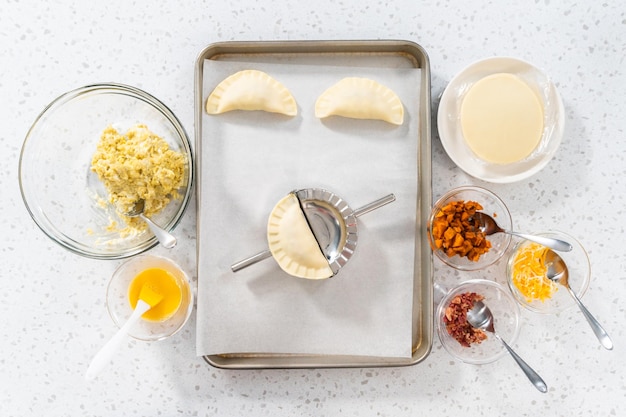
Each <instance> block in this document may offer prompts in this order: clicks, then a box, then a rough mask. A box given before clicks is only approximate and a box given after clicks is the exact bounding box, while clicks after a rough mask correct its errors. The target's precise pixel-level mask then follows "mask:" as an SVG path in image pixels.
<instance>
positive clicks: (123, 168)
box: [91, 124, 186, 237]
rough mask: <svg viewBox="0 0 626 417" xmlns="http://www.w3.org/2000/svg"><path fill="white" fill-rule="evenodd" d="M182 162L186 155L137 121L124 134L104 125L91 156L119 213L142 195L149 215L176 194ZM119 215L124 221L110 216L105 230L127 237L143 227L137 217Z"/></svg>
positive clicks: (128, 208) (183, 169) (183, 172)
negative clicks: (118, 221)
mask: <svg viewBox="0 0 626 417" xmlns="http://www.w3.org/2000/svg"><path fill="white" fill-rule="evenodd" d="M185 164H186V160H185V155H183V154H181V153H180V152H176V151H174V150H172V149H170V147H169V145H168V143H167V142H166V141H165V140H164V139H163V138H161V137H159V136H158V135H156V134H155V133H153V132H151V131H150V130H149V129H148V127H147V126H146V125H143V124H138V125H136V126H133V127H132V128H130V129H128V131H127V132H126V133H125V134H121V133H119V132H118V131H117V130H116V129H114V128H113V127H111V126H109V127H107V128H106V129H105V130H104V132H102V135H101V137H100V141H99V143H98V146H97V149H96V153H95V154H94V156H93V158H92V161H91V170H92V171H93V172H95V173H96V174H97V175H98V178H100V180H101V181H102V182H103V183H104V186H105V187H106V189H107V191H108V193H109V200H108V203H110V204H112V205H114V206H115V208H116V210H117V211H118V213H120V214H124V213H128V212H129V211H131V210H132V208H133V206H134V204H135V202H136V201H137V200H139V199H143V200H144V201H145V207H144V214H145V215H146V216H147V217H150V216H153V215H154V214H156V213H158V212H160V211H161V210H162V209H163V208H165V207H166V206H167V204H168V203H169V202H170V201H171V200H172V199H176V198H179V194H178V191H177V190H178V189H179V188H180V187H182V185H183V182H184V176H185ZM121 217H122V219H123V220H124V222H125V223H126V224H125V225H118V224H117V222H115V221H114V220H111V223H110V224H109V226H108V227H107V230H108V231H112V232H119V234H120V236H121V237H126V236H129V235H132V234H136V233H138V232H141V231H143V230H145V229H146V224H145V222H143V221H141V220H140V219H138V218H131V217H128V216H124V215H122V216H121Z"/></svg>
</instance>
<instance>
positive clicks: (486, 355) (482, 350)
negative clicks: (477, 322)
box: [435, 279, 520, 365]
mask: <svg viewBox="0 0 626 417" xmlns="http://www.w3.org/2000/svg"><path fill="white" fill-rule="evenodd" d="M466 292H475V293H477V294H480V295H482V296H483V297H484V300H483V303H485V305H487V306H488V307H489V309H490V310H491V312H492V313H493V320H494V328H495V330H496V332H497V333H498V335H500V337H502V339H503V340H504V341H506V342H507V343H508V344H509V345H513V344H514V343H515V341H516V340H517V336H518V335H519V329H520V309H519V305H518V304H517V302H516V301H515V299H514V298H513V297H512V296H511V294H510V293H509V291H508V290H507V289H506V287H504V286H503V285H500V284H498V283H497V282H494V281H489V280H486V279H474V280H469V281H465V282H463V283H462V284H460V285H458V286H457V287H455V288H453V289H451V290H450V291H448V293H447V294H446V296H445V297H444V298H443V299H442V300H441V302H440V303H439V306H438V307H437V312H436V314H435V320H436V321H437V326H436V327H437V334H438V335H439V340H440V341H441V344H442V345H443V347H444V348H445V349H446V350H447V351H448V353H450V355H452V356H453V357H455V358H456V359H458V360H460V361H462V362H465V363H471V364H477V365H480V364H486V363H491V362H494V361H496V360H497V359H499V358H500V357H502V356H503V355H505V354H506V352H507V351H506V349H505V348H504V346H502V343H500V342H499V341H498V340H497V339H496V337H495V336H494V335H493V334H492V333H489V332H486V334H487V339H485V340H483V341H482V342H481V343H474V344H472V345H471V346H470V347H465V346H463V345H461V344H460V343H459V342H458V341H457V340H456V339H454V338H453V337H452V336H450V334H449V333H448V330H447V329H446V324H445V322H444V321H443V319H444V316H445V312H446V308H447V307H448V305H450V302H451V301H452V299H453V298H454V297H456V296H457V295H460V294H463V293H466Z"/></svg>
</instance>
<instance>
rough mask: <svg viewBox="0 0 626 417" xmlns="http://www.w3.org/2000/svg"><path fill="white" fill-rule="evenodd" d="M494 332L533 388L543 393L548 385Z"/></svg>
mask: <svg viewBox="0 0 626 417" xmlns="http://www.w3.org/2000/svg"><path fill="white" fill-rule="evenodd" d="M494 334H495V336H496V338H497V339H498V340H499V341H500V342H501V343H502V345H503V346H504V347H505V348H506V350H508V351H509V353H510V354H511V356H512V357H513V359H515V362H517V364H518V365H519V367H520V368H522V371H524V374H526V376H527V377H528V379H529V380H530V382H532V384H533V385H534V386H535V388H537V389H538V390H539V391H541V392H544V393H545V392H548V386H547V385H546V383H545V382H544V380H543V379H542V378H541V377H540V376H539V374H538V373H537V372H535V370H534V369H533V368H531V367H530V366H529V365H528V364H527V363H526V362H524V360H523V359H522V358H520V357H519V355H518V354H517V353H515V351H514V350H513V349H512V348H511V347H510V346H509V345H508V344H507V343H506V342H505V341H504V340H502V338H501V337H500V336H499V335H498V334H497V333H494Z"/></svg>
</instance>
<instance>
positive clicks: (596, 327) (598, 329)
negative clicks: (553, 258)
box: [566, 285, 613, 350]
mask: <svg viewBox="0 0 626 417" xmlns="http://www.w3.org/2000/svg"><path fill="white" fill-rule="evenodd" d="M566 288H567V291H568V292H569V293H570V294H571V295H572V297H574V300H575V301H576V304H578V307H579V308H580V311H582V313H583V315H584V316H585V318H586V319H587V323H589V326H591V330H593V332H594V333H595V335H596V337H597V338H598V340H599V341H600V344H601V345H602V346H603V347H604V348H605V349H607V350H612V349H613V342H612V341H611V338H610V337H609V334H608V333H607V332H606V330H604V328H603V327H602V326H601V325H600V323H599V322H598V320H596V318H595V317H594V316H593V315H592V314H591V313H590V312H589V310H587V307H585V306H584V305H583V303H582V301H580V298H578V296H577V295H576V293H575V292H574V291H573V290H572V289H571V288H570V287H569V285H568V286H567V287H566Z"/></svg>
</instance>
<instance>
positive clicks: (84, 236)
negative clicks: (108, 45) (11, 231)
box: [19, 84, 194, 259]
mask: <svg viewBox="0 0 626 417" xmlns="http://www.w3.org/2000/svg"><path fill="white" fill-rule="evenodd" d="M137 124H145V125H146V126H147V127H148V128H149V129H150V130H151V131H152V132H154V133H155V134H157V135H159V136H160V137H162V138H163V140H165V141H166V142H167V143H168V145H169V147H170V148H171V149H172V150H175V151H177V152H179V153H181V154H183V155H184V156H185V160H186V166H185V172H184V180H183V182H184V183H183V185H182V186H181V188H180V190H178V192H179V194H180V198H177V199H172V201H170V202H169V204H168V205H167V206H166V207H165V208H164V209H163V210H162V211H161V212H159V213H157V214H156V215H154V216H152V220H153V221H154V222H155V223H157V224H159V225H160V226H161V227H163V228H164V229H166V230H168V231H171V230H172V229H173V228H174V227H176V225H177V224H178V223H179V222H180V220H181V219H182V216H183V214H184V212H185V209H186V208H187V206H188V203H189V201H190V200H191V197H192V195H193V193H192V190H193V188H192V186H193V173H194V166H193V155H192V149H191V142H190V141H189V138H188V136H187V134H186V132H185V130H184V128H183V126H182V124H181V123H180V121H179V120H178V119H177V118H176V116H175V115H174V113H173V112H172V111H171V110H170V109H169V108H168V107H167V106H165V105H164V104H163V103H162V102H160V101H159V100H158V99H156V98H155V97H153V96H151V95H150V94H148V93H146V92H144V91H142V90H139V89H137V88H134V87H131V86H126V85H121V84H95V85H89V86H85V87H81V88H77V89H75V90H72V91H69V92H67V93H65V94H63V95H61V96H59V97H58V98H57V99H55V100H54V101H53V102H52V103H50V104H49V105H48V106H47V107H46V108H45V109H44V110H43V111H42V113H41V114H40V115H39V116H38V117H37V119H36V120H35V121H34V123H33V125H32V126H31V128H30V130H29V131H28V133H27V135H26V138H25V140H24V144H23V146H22V151H21V154H20V161H19V184H20V190H21V193H22V198H23V200H24V204H25V205H26V208H27V209H28V212H29V213H30V215H31V217H32V218H33V220H34V221H35V223H36V224H37V226H39V228H40V229H41V230H42V231H43V232H44V233H45V234H46V235H47V236H48V237H50V238H51V239H52V240H53V241H54V242H56V243H58V244H59V245H61V246H63V247H64V248H66V249H68V250H70V251H72V252H74V253H77V254H79V255H82V256H86V257H90V258H96V259H121V258H126V257H130V256H133V255H136V254H139V253H142V252H144V251H147V250H148V249H150V248H152V247H154V246H156V245H157V244H158V241H157V239H156V237H155V236H154V235H153V234H152V233H151V232H150V231H149V230H147V229H146V230H145V231H142V232H140V233H137V234H131V235H129V236H124V237H122V236H120V233H119V232H118V231H110V230H108V226H109V225H110V224H111V223H112V222H113V221H115V222H117V224H123V219H122V218H121V217H120V216H119V214H118V213H117V212H116V210H115V208H114V207H112V206H110V205H103V204H102V202H103V201H105V202H106V201H107V200H108V198H109V194H108V192H107V190H106V189H105V187H104V185H103V183H102V182H101V181H100V179H99V178H98V175H97V174H95V173H94V172H92V171H91V169H90V167H91V159H92V157H93V155H94V153H95V152H96V147H97V145H98V142H99V140H100V136H101V134H102V132H103V131H104V129H105V128H107V126H113V127H114V128H116V129H117V130H118V131H119V132H122V133H125V132H126V131H127V130H128V129H129V128H131V127H133V126H135V125H137Z"/></svg>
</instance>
